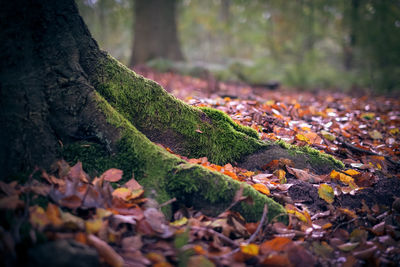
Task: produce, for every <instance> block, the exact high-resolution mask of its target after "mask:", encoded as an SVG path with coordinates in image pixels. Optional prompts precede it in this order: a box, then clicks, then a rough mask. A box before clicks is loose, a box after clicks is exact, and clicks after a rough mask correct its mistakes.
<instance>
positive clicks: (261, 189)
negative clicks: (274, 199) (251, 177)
mask: <svg viewBox="0 0 400 267" xmlns="http://www.w3.org/2000/svg"><path fill="white" fill-rule="evenodd" d="M252 187H253V188H254V189H256V190H257V191H259V192H261V193H263V194H265V195H267V196H269V195H271V192H270V191H269V189H268V187H266V186H265V185H264V184H253V185H252Z"/></svg>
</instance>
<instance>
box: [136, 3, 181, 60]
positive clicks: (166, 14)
mask: <svg viewBox="0 0 400 267" xmlns="http://www.w3.org/2000/svg"><path fill="white" fill-rule="evenodd" d="M134 12H135V22H134V23H135V24H134V41H133V52H132V57H131V61H130V66H131V67H133V66H134V65H137V64H142V63H146V62H147V61H149V60H151V59H155V58H164V59H170V60H174V61H179V60H183V54H182V52H181V47H180V43H179V40H178V34H177V27H176V0H145V1H144V0H137V1H135V6H134Z"/></svg>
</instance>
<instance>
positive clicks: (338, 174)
mask: <svg viewBox="0 0 400 267" xmlns="http://www.w3.org/2000/svg"><path fill="white" fill-rule="evenodd" d="M330 177H331V178H333V179H338V180H340V181H341V182H342V183H345V184H348V185H349V186H350V187H351V188H353V189H356V188H357V185H356V184H355V182H354V179H353V178H352V177H351V176H348V175H346V174H344V173H341V172H337V171H335V170H333V171H332V172H331V173H330Z"/></svg>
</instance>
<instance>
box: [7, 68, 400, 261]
mask: <svg viewBox="0 0 400 267" xmlns="http://www.w3.org/2000/svg"><path fill="white" fill-rule="evenodd" d="M138 72H140V73H142V74H143V75H144V76H146V77H148V78H150V79H153V80H155V81H157V82H159V83H160V84H161V85H162V86H163V87H164V88H165V89H166V90H167V91H169V92H171V93H173V94H174V95H175V96H177V97H178V98H180V99H182V100H184V101H185V102H187V103H188V104H190V105H193V106H208V107H213V108H217V109H220V110H222V111H224V112H226V113H227V114H229V115H230V116H231V117H232V119H233V120H234V121H236V122H237V123H240V124H242V125H247V126H250V127H252V128H253V129H255V130H257V131H258V132H259V135H260V138H261V139H263V140H278V139H282V140H284V141H286V142H288V143H291V144H295V145H299V146H304V145H309V146H311V147H314V148H316V149H318V150H320V151H324V152H325V153H328V154H330V155H333V156H335V157H336V158H338V159H340V160H341V161H343V163H345V165H346V167H345V169H344V170H343V171H342V172H339V171H334V170H332V172H330V173H327V174H323V175H321V174H314V173H310V171H309V170H307V169H296V168H294V167H293V166H292V163H291V162H290V160H288V159H276V160H273V161H271V162H266V163H265V166H264V167H263V169H262V170H245V169H241V168H239V167H236V166H235V163H234V162H232V163H230V164H226V165H225V166H218V165H215V164H212V163H210V162H209V161H208V159H207V158H200V159H187V158H184V157H182V158H184V159H185V160H187V161H189V162H191V163H194V164H201V165H203V166H204V167H206V168H209V169H211V170H213V171H217V172H222V173H225V174H226V175H228V176H230V177H231V178H232V179H236V180H239V181H242V182H245V183H248V184H250V185H251V186H253V187H254V188H255V189H256V190H258V191H260V192H261V193H263V194H266V195H268V196H270V197H271V198H273V199H275V200H276V201H277V202H279V203H281V204H282V205H283V206H284V207H285V208H286V210H287V212H288V214H289V225H284V224H282V223H280V222H276V221H266V217H267V216H266V214H267V212H268V210H267V209H265V210H264V214H263V216H262V218H260V221H258V222H255V223H254V222H246V221H245V220H244V219H243V218H242V217H241V216H240V214H238V213H235V212H233V211H231V210H230V209H228V210H226V211H225V212H224V213H222V214H220V215H219V216H218V217H215V218H214V217H208V216H205V215H204V214H201V213H200V212H198V211H196V210H193V209H191V208H187V207H181V208H179V209H177V210H176V212H175V214H174V217H173V218H172V220H171V221H167V220H166V219H165V218H164V216H163V214H162V213H161V212H160V211H159V209H158V208H159V207H160V206H163V205H174V204H175V203H173V202H174V200H173V199H172V200H171V201H169V202H167V203H155V202H154V200H151V199H147V198H145V197H144V190H143V188H142V187H141V186H140V185H139V184H138V183H137V182H136V181H135V180H134V178H132V179H131V180H130V181H128V182H127V183H125V184H123V185H121V184H119V180H120V179H121V177H122V172H121V171H120V170H117V169H111V170H108V171H106V172H105V173H104V174H103V175H101V176H100V177H96V178H94V179H91V178H90V177H88V175H87V174H86V173H85V172H84V171H83V168H84V166H83V168H82V165H81V164H80V163H77V164H76V165H74V166H72V167H70V166H68V164H66V163H65V162H58V164H57V168H58V171H57V172H55V173H52V174H48V173H46V172H44V171H42V170H39V169H37V170H35V171H34V173H33V174H32V175H31V178H29V179H28V181H27V182H25V183H24V184H22V183H18V182H17V181H14V182H11V183H4V182H0V215H1V218H2V219H1V226H0V236H1V243H0V257H1V258H0V259H1V262H3V263H5V264H4V265H6V266H11V265H13V264H14V263H15V260H17V262H19V263H20V264H21V263H24V260H23V259H22V257H27V258H29V261H31V264H33V265H34V264H40V263H42V264H43V263H46V264H47V265H53V266H56V265H57V266H58V265H61V264H63V263H66V266H67V265H69V266H96V264H98V262H99V260H100V262H101V263H102V264H104V265H107V264H108V265H111V266H150V265H154V266H159V267H160V266H178V265H179V266H204V267H206V266H207V267H208V266H231V267H233V266H398V264H399V262H400V242H399V241H400V100H399V99H394V98H389V97H384V96H379V97H376V96H368V95H363V96H358V97H354V96H350V95H347V94H344V93H330V92H297V91H290V90H285V89H284V88H283V89H277V90H267V89H265V88H260V87H258V88H254V87H250V86H248V85H245V84H233V83H232V84H229V83H216V82H215V81H210V79H206V80H205V79H199V78H193V77H187V76H180V75H177V74H173V73H157V72H153V71H151V70H149V69H144V68H142V69H139V70H138ZM165 149H167V150H168V151H169V152H171V153H174V152H173V151H171V150H170V149H169V148H165ZM177 156H179V155H177ZM35 177H36V178H37V179H36V178H35ZM111 185H113V186H112V187H111ZM49 200H51V201H50V202H49ZM238 201H251V200H249V199H246V198H244V197H242V196H241V192H240V191H239V192H237V194H236V197H235V200H233V203H232V205H231V206H233V205H235V204H236V203H237V202H238ZM101 204H102V205H101ZM105 207H107V208H105ZM28 248H29V249H28ZM49 251H51V253H49Z"/></svg>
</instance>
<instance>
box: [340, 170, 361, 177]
mask: <svg viewBox="0 0 400 267" xmlns="http://www.w3.org/2000/svg"><path fill="white" fill-rule="evenodd" d="M344 173H346V174H348V175H350V176H356V175H359V174H360V172H358V171H356V170H353V169H348V170H346V171H344Z"/></svg>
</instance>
